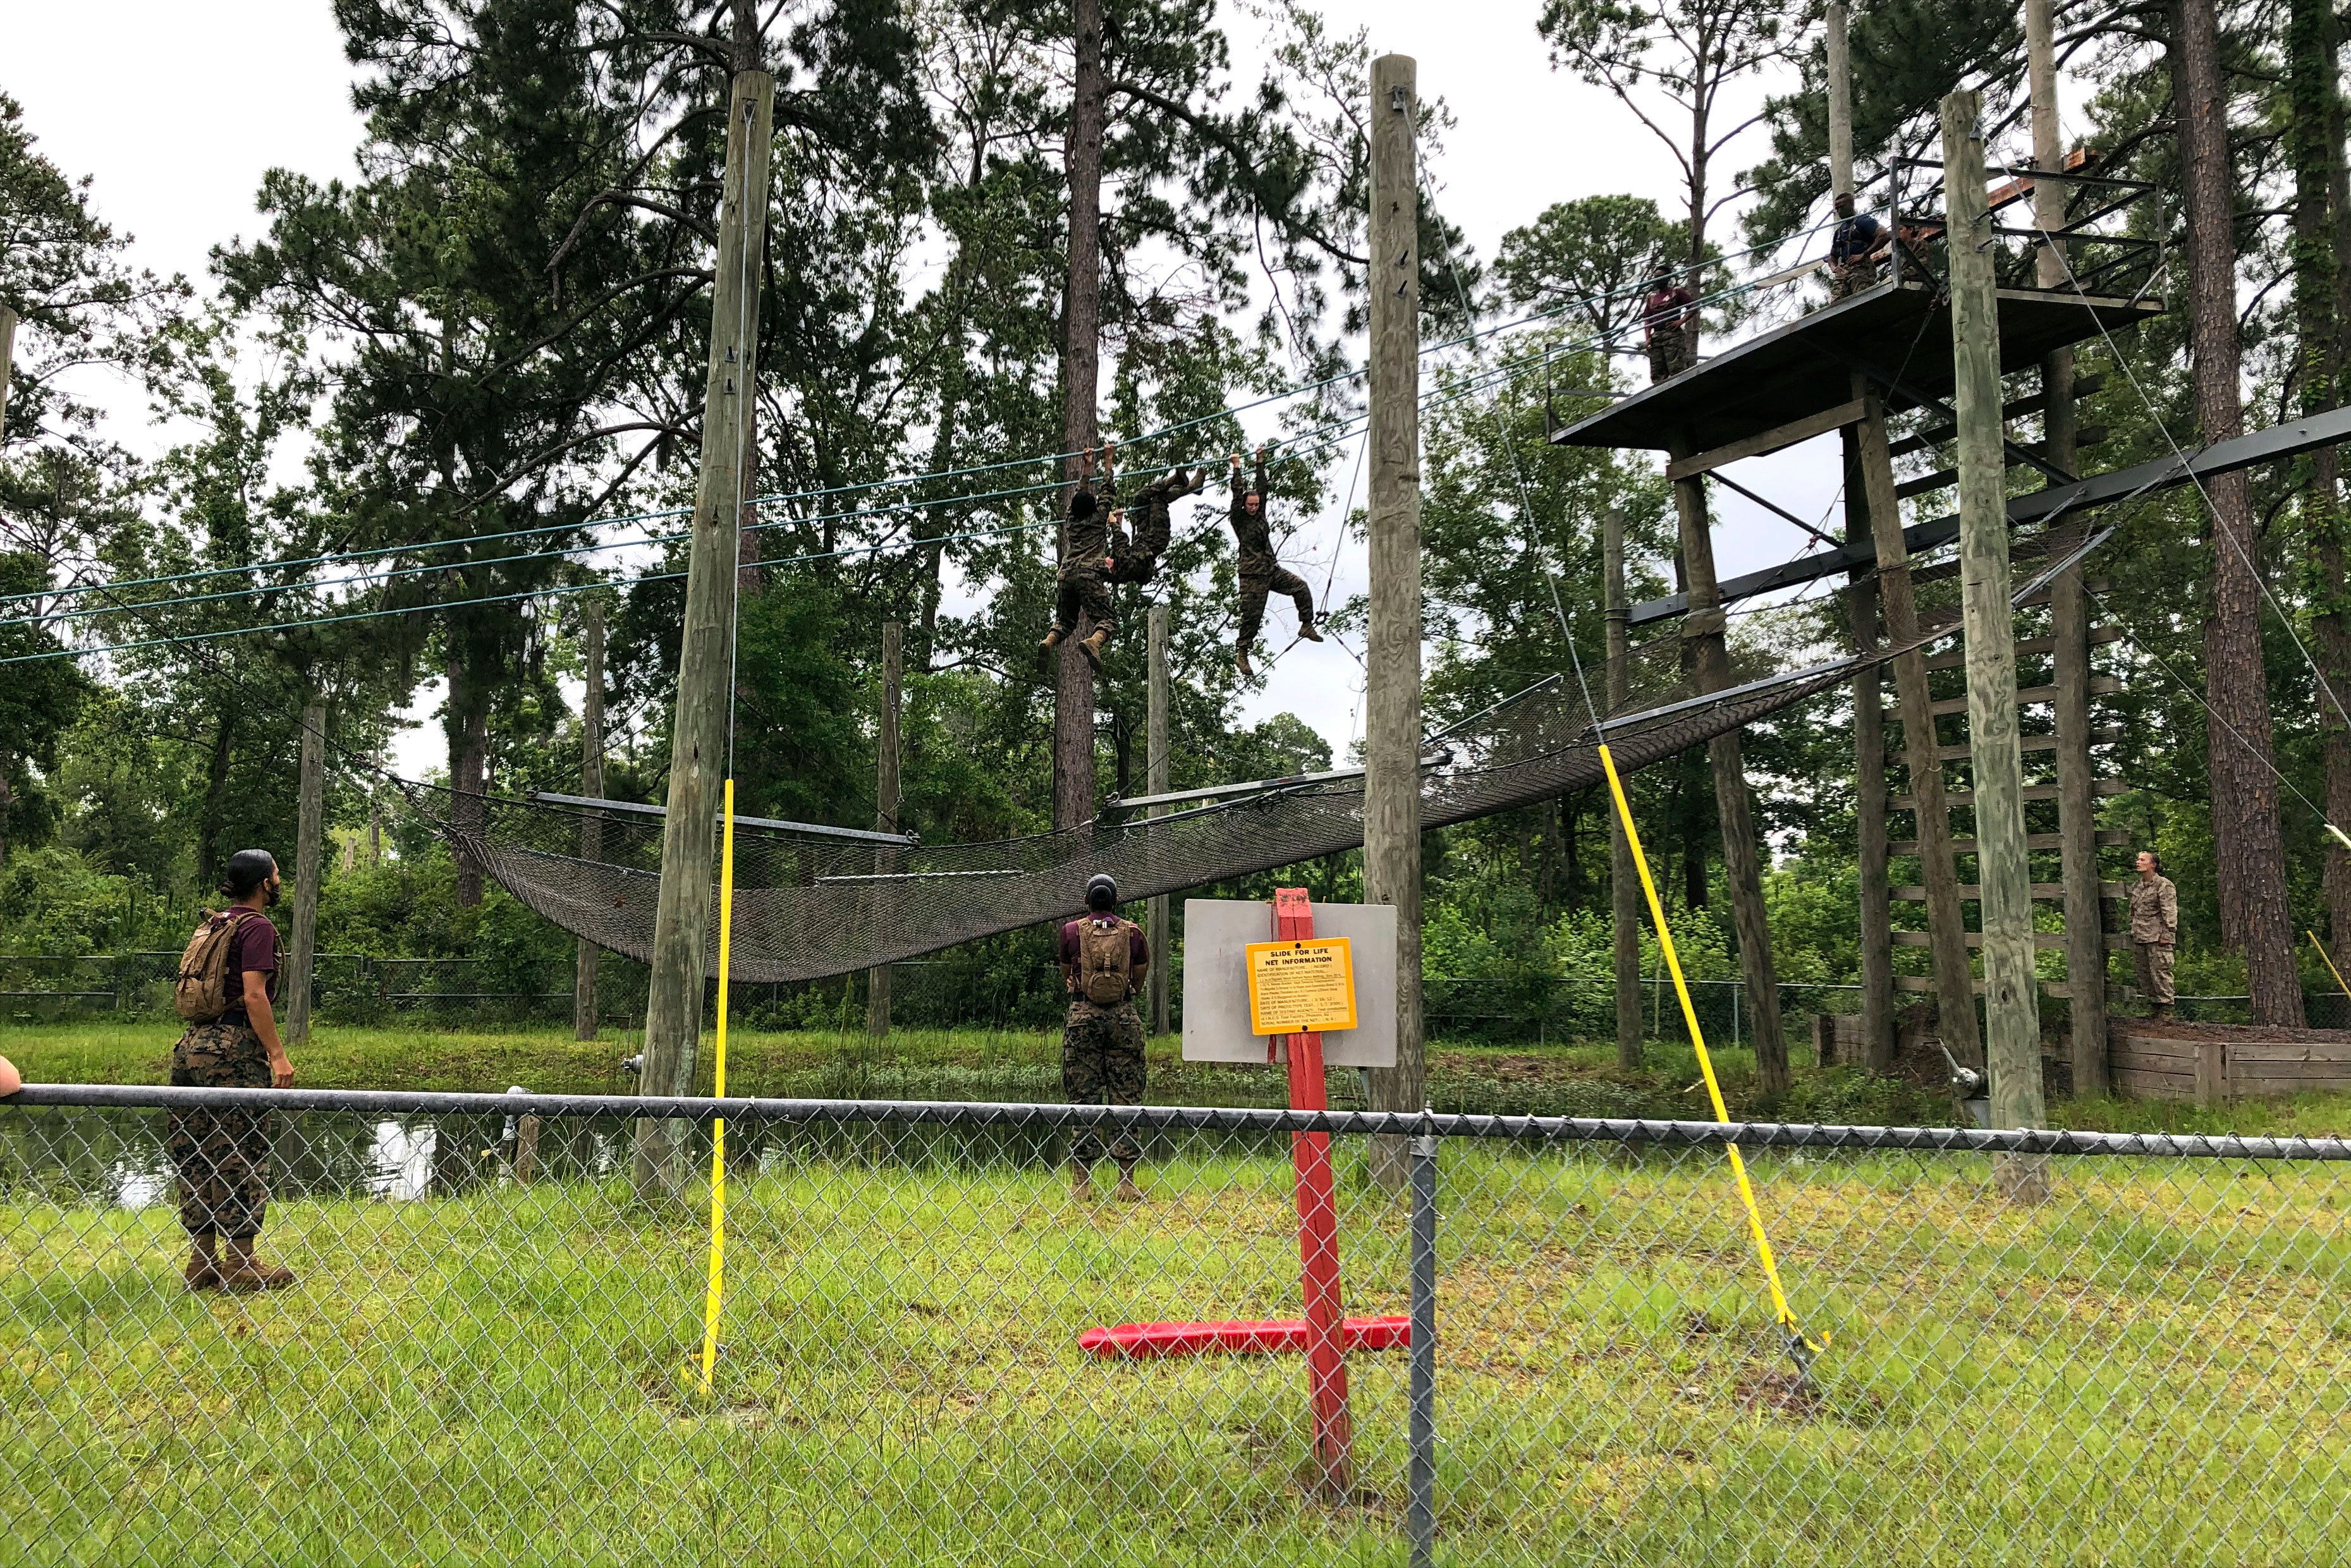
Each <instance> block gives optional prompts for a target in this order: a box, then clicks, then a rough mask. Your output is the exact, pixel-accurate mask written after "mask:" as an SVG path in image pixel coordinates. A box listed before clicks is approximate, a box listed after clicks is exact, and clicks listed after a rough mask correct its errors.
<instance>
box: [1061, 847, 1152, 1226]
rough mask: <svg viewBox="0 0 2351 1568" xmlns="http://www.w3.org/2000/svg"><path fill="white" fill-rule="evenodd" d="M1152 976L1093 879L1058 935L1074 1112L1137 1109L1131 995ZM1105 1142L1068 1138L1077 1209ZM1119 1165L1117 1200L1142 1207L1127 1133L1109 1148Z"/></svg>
mask: <svg viewBox="0 0 2351 1568" xmlns="http://www.w3.org/2000/svg"><path fill="white" fill-rule="evenodd" d="M1150 970H1151V943H1150V939H1149V938H1148V937H1146V936H1144V934H1143V927H1142V926H1140V925H1136V924H1135V923H1134V921H1132V920H1126V919H1122V918H1121V917H1120V915H1119V913H1118V883H1117V882H1115V881H1114V880H1113V878H1112V877H1111V875H1110V873H1108V872H1098V873H1095V874H1094V876H1093V878H1092V880H1091V881H1089V882H1088V883H1086V912H1085V913H1084V914H1083V915H1080V916H1078V918H1076V919H1075V920H1072V921H1071V922H1069V923H1068V924H1067V925H1063V926H1062V927H1061V984H1062V987H1063V988H1065V989H1067V990H1068V992H1069V993H1070V1012H1069V1018H1068V1020H1067V1021H1066V1022H1065V1023H1064V1024H1063V1025H1062V1027H1061V1090H1062V1092H1064V1093H1066V1094H1067V1095H1068V1096H1069V1097H1070V1103H1071V1104H1072V1105H1140V1104H1142V1103H1143V1087H1144V1063H1143V1019H1142V1016H1141V1015H1140V1014H1138V1013H1137V1012H1136V1011H1135V1010H1134V997H1135V993H1136V992H1138V991H1140V990H1142V989H1143V986H1144V977H1145V976H1147V975H1148V974H1149V973H1150ZM1103 1142H1104V1140H1103V1137H1102V1133H1101V1131H1100V1130H1099V1129H1097V1128H1093V1127H1080V1128H1079V1129H1078V1130H1077V1131H1076V1132H1075V1133H1073V1134H1071V1137H1070V1196H1071V1197H1072V1198H1073V1199H1076V1200H1077V1201H1079V1202H1083V1201H1084V1200H1085V1199H1086V1198H1087V1197H1089V1196H1090V1195H1091V1192H1092V1179H1093V1165H1094V1162H1095V1161H1096V1160H1098V1159H1100V1158H1101V1157H1102V1153H1103V1148H1102V1145H1103ZM1109 1154H1110V1156H1111V1158H1113V1159H1114V1160H1116V1161H1117V1162H1118V1197H1119V1201H1120V1202H1122V1203H1140V1202H1141V1201H1142V1200H1143V1192H1142V1189H1141V1188H1139V1187H1137V1186H1135V1185H1134V1164H1135V1161H1136V1159H1137V1158H1138V1157H1139V1154H1138V1151H1137V1150H1136V1148H1135V1145H1134V1138H1133V1137H1132V1136H1131V1135H1129V1134H1125V1133H1121V1134H1118V1135H1117V1136H1116V1137H1115V1138H1113V1139H1111V1140H1109Z"/></svg>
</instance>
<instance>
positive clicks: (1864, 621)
mask: <svg viewBox="0 0 2351 1568" xmlns="http://www.w3.org/2000/svg"><path fill="white" fill-rule="evenodd" d="M1851 20H1852V17H1851V15H1850V11H1849V8H1848V7H1847V6H1846V5H1845V0H1830V5H1829V8H1828V99H1829V194H1830V195H1831V196H1832V197H1835V196H1850V195H1852V194H1853V193H1854V179H1853V43H1852V38H1851V37H1850V33H1849V25H1850V23H1851ZM1840 435H1841V439H1842V442H1843V444H1844V537H1845V539H1846V541H1847V542H1848V543H1858V542H1859V541H1861V540H1863V539H1865V538H1869V527H1870V525H1869V493H1868V481H1867V479H1866V478H1865V476H1864V474H1863V471H1862V455H1861V432H1860V431H1859V430H1858V429H1856V428H1855V427H1854V426H1852V425H1847V426H1846V427H1845V428H1844V431H1842V432H1841V433H1840ZM1879 435H1880V439H1881V440H1882V439H1883V437H1884V431H1883V429H1882V428H1881V430H1880V432H1879ZM1845 612H1846V614H1847V616H1848V617H1849V618H1850V620H1851V622H1852V626H1853V646H1854V651H1855V653H1868V652H1869V651H1870V650H1871V649H1872V648H1875V647H1876V645H1877V616H1878V612H1877V588H1876V583H1875V582H1874V581H1873V580H1871V577H1870V575H1869V574H1868V573H1866V572H1855V573H1854V574H1853V578H1852V580H1851V582H1850V584H1849V585H1848V586H1847V587H1846V589H1845ZM1853 757H1854V840H1855V843H1854V848H1855V856H1856V860H1857V862H1858V869H1859V872H1860V876H1859V878H1858V883H1859V889H1858V897H1859V900H1860V904H1861V908H1860V917H1861V1032H1862V1041H1863V1044H1862V1065H1863V1066H1865V1067H1866V1068H1867V1069H1868V1070H1869V1071H1872V1072H1884V1071H1887V1070H1889V1069H1890V1068H1891V1067H1892V1066H1893V1064H1894V922H1893V917H1892V913H1891V911H1892V908H1893V889H1892V887H1891V885H1890V884H1891V883H1892V880H1893V879H1892V878H1891V877H1890V876H1889V875H1888V874H1887V871H1886V862H1887V859H1888V851H1887V831H1886V810H1887V807H1886V672H1885V671H1884V669H1882V668H1872V669H1868V670H1865V671H1863V672H1862V673H1861V674H1857V675H1855V677H1854V678H1853Z"/></svg>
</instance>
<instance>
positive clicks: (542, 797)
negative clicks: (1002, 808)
mask: <svg viewBox="0 0 2351 1568" xmlns="http://www.w3.org/2000/svg"><path fill="white" fill-rule="evenodd" d="M523 799H524V800H531V801H536V802H544V803H545V804H547V805H549V806H572V807H578V808H580V809H581V810H591V811H632V812H634V813H636V814H637V815H638V816H641V817H666V816H668V815H669V808H668V807H667V806H647V805H643V804H641V803H640V802H638V801H635V800H596V799H594V798H593V797H592V796H588V795H558V794H556V793H555V792H554V791H553V790H551V789H533V790H532V791H530V792H529V793H528V794H527V795H525V796H524V797H523ZM711 821H714V822H715V821H717V818H716V815H713V817H712V818H711ZM735 825H736V826H737V827H738V828H767V829H770V830H772V831H776V832H779V833H804V834H806V835H808V836H809V837H810V838H818V839H855V840H857V841H859V842H860V843H868V844H918V843H920V842H922V841H921V840H920V839H917V838H915V837H914V835H913V834H912V833H873V832H868V831H865V830H864V829H863V828H835V827H831V826H829V825H828V824H826V823H823V822H788V821H783V820H782V819H780V818H777V817H737V818H736V819H735Z"/></svg>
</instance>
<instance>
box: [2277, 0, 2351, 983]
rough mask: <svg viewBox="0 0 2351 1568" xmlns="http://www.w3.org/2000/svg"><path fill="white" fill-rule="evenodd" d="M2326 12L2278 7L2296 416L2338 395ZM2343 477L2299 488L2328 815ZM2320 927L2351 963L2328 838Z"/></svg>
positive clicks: (2334, 129) (2340, 605)
mask: <svg viewBox="0 0 2351 1568" xmlns="http://www.w3.org/2000/svg"><path fill="white" fill-rule="evenodd" d="M2338 43H2339V40H2338V37H2337V35H2336V30H2335V19H2334V16H2333V15H2332V13H2331V11H2330V10H2329V8H2328V7H2327V6H2326V5H2323V4H2321V3H2320V0H2291V4H2290V5H2289V6H2288V9H2287V14H2286V71H2287V75H2286V99H2287V108H2288V120H2287V124H2286V156H2287V161H2288V162H2290V163H2291V165H2292V166H2293V170H2294V225H2293V239H2292V241H2291V245H2290V250H2289V255H2290V256H2291V260H2292V264H2293V268H2294V336H2295V339H2296V342H2295V350H2296V353H2295V358H2296V361H2297V373H2298V378H2299V379H2298V385H2297V388H2296V391H2297V393H2298V396H2297V398H2296V402H2297V404H2298V406H2299V407H2300V408H2301V410H2302V412H2303V413H2305V414H2308V413H2319V412H2320V411H2322V410H2324V409H2327V408H2331V407H2333V406H2334V403H2335V386H2336V383H2337V382H2338V381H2339V380H2340V377H2341V371H2342V359H2343V345H2342V339H2341V331H2342V323H2341V321H2340V319H2338V307H2337V293H2338V290H2339V289H2340V288H2341V287H2342V284H2343V278H2342V277H2341V273H2342V271H2343V269H2342V268H2341V267H2339V266H2338V265H2337V262H2336V258H2335V241H2336V234H2337V225H2338V224H2339V223H2340V221H2341V218H2342V214H2340V213H2339V212H2338V210H2337V204H2338V202H2339V201H2340V199H2341V198H2340V196H2339V195H2338V190H2339V187H2340V185H2341V183H2342V175H2343V166H2344V165H2343V146H2342V141H2341V140H2340V138H2341V134H2342V131H2341V127H2342V91H2341V80H2340V76H2339V67H2338V64H2337V55H2336V51H2337V47H2338ZM2340 479H2341V475H2340V469H2339V465H2338V462H2337V459H2336V454H2335V449H2334V448H2332V447H2329V448H2327V449H2326V450H2325V451H2323V452H2319V453H2316V454H2314V455H2313V457H2312V459H2311V465H2310V474H2309V478H2308V481H2307V483H2306V484H2305V486H2304V490H2303V496H2302V526H2303V532H2304V537H2305V538H2307V539H2308V540H2309V541H2310V552H2311V562H2312V567H2313V569H2314V570H2313V575H2314V582H2313V583H2312V594H2311V597H2312V601H2313V606H2312V607H2313V610H2314V614H2313V616H2312V618H2311V630H2312V632H2313V636H2312V639H2311V640H2312V643H2313V644H2314V653H2315V654H2316V656H2317V659H2318V668H2319V674H2320V675H2321V677H2322V678H2323V679H2324V680H2325V683H2326V685H2327V687H2328V688H2329V689H2328V690H2325V691H2322V692H2320V693H2319V694H2318V726H2319V734H2320V737H2321V741H2320V749H2321V754H2322V757H2323V759H2324V764H2325V779H2326V791H2325V809H2326V817H2327V821H2332V822H2336V823H2343V822H2351V717H2346V715H2345V713H2344V706H2343V705H2344V703H2345V702H2346V701H2351V622H2346V613H2351V580H2346V549H2345V542H2344V526H2343V507H2342V488H2341V484H2340ZM2325 853H2326V874H2325V892H2326V925H2327V936H2328V939H2329V941H2330V942H2331V944H2332V945H2333V947H2334V951H2335V967H2338V968H2344V967H2351V851H2346V849H2345V848H2344V847H2343V846H2342V845H2341V844H2339V843H2337V842H2335V840H2334V839H2333V838H2332V837H2331V836H2330V837H2328V838H2327V839H2326V840H2325Z"/></svg>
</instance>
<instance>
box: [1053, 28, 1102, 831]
mask: <svg viewBox="0 0 2351 1568" xmlns="http://www.w3.org/2000/svg"><path fill="white" fill-rule="evenodd" d="M1071 10H1072V20H1073V26H1074V41H1075V43H1076V46H1077V64H1076V70H1075V73H1074V77H1073V86H1072V90H1071V99H1070V130H1069V140H1068V142H1067V144H1066V146H1065V147H1064V148H1063V151H1062V163H1063V166H1064V168H1065V169H1066V170H1067V172H1068V175H1069V181H1070V277H1069V287H1068V289H1067V291H1066V293H1065V295H1064V297H1063V299H1062V308H1061V332H1062V338H1061V447H1062V450H1063V451H1065V452H1069V453H1071V454H1072V456H1071V459H1070V465H1071V466H1070V474H1071V479H1072V480H1074V479H1075V477H1076V475H1077V465H1078V459H1077V457H1076V456H1075V455H1074V454H1077V453H1081V452H1085V451H1087V450H1089V449H1090V448H1092V446H1093V444H1094V443H1095V442H1096V440H1097V439H1098V438H1099V430H1098V427H1097V426H1096V424H1095V413H1096V411H1095V406H1094V400H1095V398H1096V397H1097V396H1099V395H1100V392H1101V383H1102V99H1103V95H1104V92H1105V90H1106V89H1105V88H1104V86H1103V82H1102V0H1076V4H1075V5H1073V6H1072V7H1071ZM1069 542H1070V541H1069V538H1068V536H1067V534H1066V532H1065V533H1064V535H1063V537H1062V538H1061V549H1060V550H1059V551H1058V552H1057V556H1058V559H1061V560H1067V559H1068V558H1069ZM1092 630H1093V626H1092V622H1091V621H1090V620H1089V619H1087V618H1085V617H1083V616H1081V617H1080V618H1079V622H1078V628H1077V632H1078V634H1077V636H1074V637H1071V638H1069V639H1068V640H1067V641H1065V642H1064V643H1062V644H1061V653H1060V655H1059V657H1058V659H1057V662H1056V663H1055V665H1054V681H1053V826H1054V828H1055V829H1056V830H1064V829H1071V828H1077V827H1081V826H1082V825H1084V824H1085V823H1087V822H1091V821H1093V817H1094V672H1093V666H1092V664H1089V663H1087V661H1086V658H1085V655H1084V654H1083V653H1081V652H1080V651H1079V649H1078V643H1079V640H1080V639H1081V638H1082V637H1084V636H1086V635H1087V634H1089V633H1090V632H1092Z"/></svg>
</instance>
